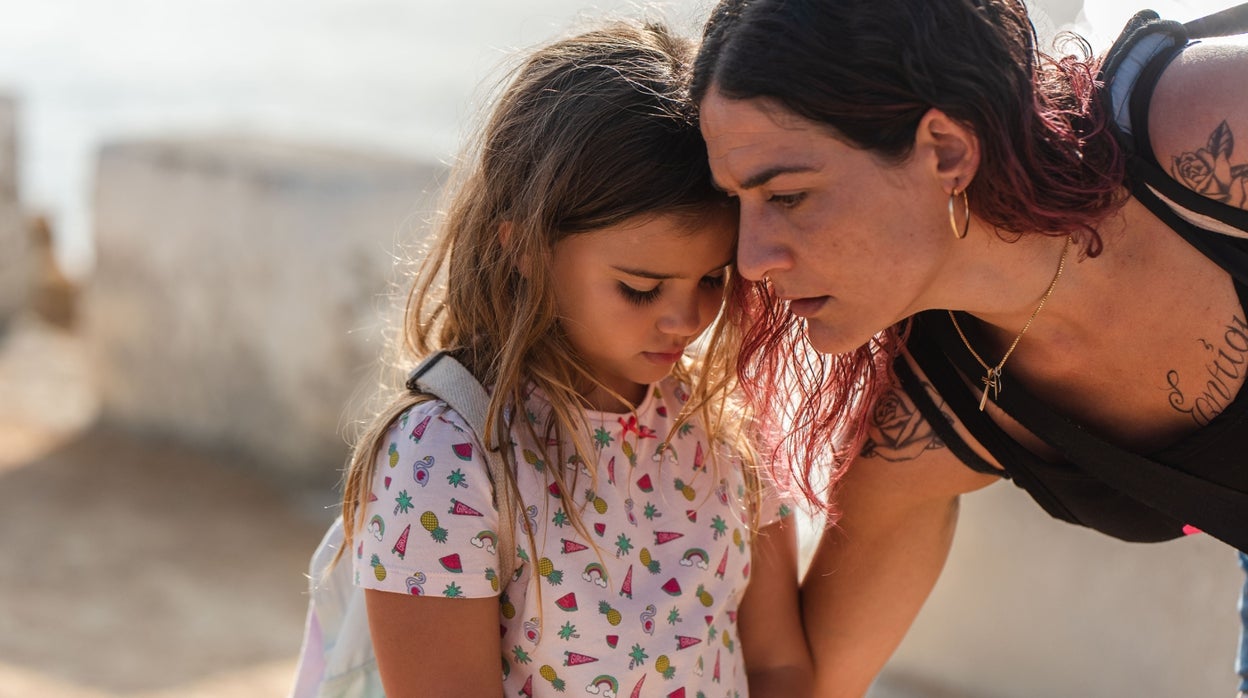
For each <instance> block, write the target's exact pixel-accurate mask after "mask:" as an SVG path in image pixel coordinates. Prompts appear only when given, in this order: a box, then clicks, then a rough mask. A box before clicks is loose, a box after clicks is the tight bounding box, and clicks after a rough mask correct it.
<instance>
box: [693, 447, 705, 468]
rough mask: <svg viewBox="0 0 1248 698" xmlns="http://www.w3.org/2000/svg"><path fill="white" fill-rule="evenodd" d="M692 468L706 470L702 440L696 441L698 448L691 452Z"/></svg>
mask: <svg viewBox="0 0 1248 698" xmlns="http://www.w3.org/2000/svg"><path fill="white" fill-rule="evenodd" d="M693 469H694V470H701V471H702V472H706V458H705V456H704V455H703V454H702V442H701V441H699V442H698V448H697V450H695V451H694V452H693Z"/></svg>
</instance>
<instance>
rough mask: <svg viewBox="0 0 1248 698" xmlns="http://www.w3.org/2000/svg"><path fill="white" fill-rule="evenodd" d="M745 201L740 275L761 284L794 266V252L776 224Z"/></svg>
mask: <svg viewBox="0 0 1248 698" xmlns="http://www.w3.org/2000/svg"><path fill="white" fill-rule="evenodd" d="M751 208H752V207H749V206H747V205H746V204H745V203H744V202H742V205H741V222H740V223H739V224H738V229H737V272H738V273H739V274H741V275H742V276H744V277H745V278H747V279H749V280H750V281H762V280H763V279H764V278H766V277H767V276H769V275H771V274H773V273H774V272H777V271H784V270H786V269H789V268H791V267H792V266H793V255H792V252H791V250H790V249H789V248H788V246H787V245H786V244H784V242H783V241H782V240H781V236H780V235H779V234H778V231H777V229H776V227H775V221H769V220H766V217H765V216H763V215H761V214H760V213H759V212H757V211H755V210H751Z"/></svg>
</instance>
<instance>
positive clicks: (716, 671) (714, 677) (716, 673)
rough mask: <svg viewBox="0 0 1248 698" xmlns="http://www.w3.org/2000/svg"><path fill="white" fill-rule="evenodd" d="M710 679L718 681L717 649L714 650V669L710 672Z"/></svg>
mask: <svg viewBox="0 0 1248 698" xmlns="http://www.w3.org/2000/svg"><path fill="white" fill-rule="evenodd" d="M711 680H712V681H714V682H715V683H719V650H715V669H714V671H712V672H711Z"/></svg>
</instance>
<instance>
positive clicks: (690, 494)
mask: <svg viewBox="0 0 1248 698" xmlns="http://www.w3.org/2000/svg"><path fill="white" fill-rule="evenodd" d="M676 489H677V490H678V491H679V492H680V493H681V494H683V495H684V496H685V499H687V500H689V501H690V502H692V501H693V498H694V497H696V496H698V495H697V493H696V492H694V491H693V488H692V487H690V486H689V485H687V484H685V481H684V480H681V479H680V478H676Z"/></svg>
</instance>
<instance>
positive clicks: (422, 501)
mask: <svg viewBox="0 0 1248 698" xmlns="http://www.w3.org/2000/svg"><path fill="white" fill-rule="evenodd" d="M687 399H688V395H687V394H686V393H685V391H684V390H683V389H682V387H681V386H680V384H679V383H678V382H677V381H675V380H674V379H671V378H668V379H666V380H664V381H662V382H660V383H657V384H655V385H653V386H651V387H650V389H649V390H648V394H647V397H646V399H645V400H644V401H643V403H642V404H641V405H640V406H639V407H638V409H637V412H636V414H631V413H630V414H611V413H605V412H588V413H587V423H588V425H589V428H590V429H591V441H590V442H591V443H592V446H593V449H594V452H593V454H592V455H593V458H594V460H595V461H596V462H595V466H596V469H597V475H598V486H597V487H596V488H595V487H593V485H592V483H591V478H590V477H589V475H588V474H587V469H582V470H581V473H580V474H579V476H578V477H577V479H576V489H577V491H576V492H575V493H574V496H573V499H574V501H575V502H576V503H577V505H578V507H579V513H580V516H581V521H582V523H583V526H584V530H585V531H586V533H587V534H588V537H586V536H583V535H581V534H580V533H578V532H577V530H576V528H575V527H574V526H573V524H572V519H571V517H570V516H569V512H567V511H565V510H564V508H563V506H562V504H561V502H560V500H559V498H558V497H557V493H558V489H557V487H555V486H554V481H553V480H552V479H550V477H549V475H548V472H547V469H548V468H550V467H554V466H552V464H548V463H545V462H543V461H542V459H541V458H540V457H539V456H538V454H541V453H542V452H543V451H542V450H541V449H538V448H535V447H534V444H533V443H531V440H530V437H529V435H528V433H527V430H526V429H516V430H513V432H512V439H513V441H514V442H515V443H514V448H515V455H516V462H517V463H519V464H520V468H519V472H518V474H517V489H518V491H519V493H520V495H521V497H522V499H523V504H524V506H523V507H521V509H522V511H521V514H520V518H521V519H522V520H520V521H517V522H516V526H517V528H516V547H517V549H516V550H515V551H512V553H513V554H515V555H516V556H517V559H516V561H515V565H516V574H515V575H514V576H513V577H512V579H511V580H510V581H509V582H508V583H506V584H501V583H500V580H499V579H498V576H497V574H496V572H495V571H496V570H497V569H498V560H499V557H498V556H499V552H498V551H497V550H496V547H495V532H496V531H497V530H498V524H499V522H498V513H497V511H496V510H495V509H494V506H493V503H492V488H491V485H490V480H489V476H488V474H487V473H488V469H487V466H486V464H485V462H484V460H483V459H482V458H481V457H480V455H479V452H480V449H481V448H482V447H481V445H480V442H479V441H478V439H477V438H476V436H475V435H474V434H472V432H471V430H470V429H469V428H468V426H467V424H466V423H465V422H464V421H463V419H462V418H461V417H460V416H459V415H458V414H457V413H455V412H454V411H453V410H451V409H450V408H449V407H447V405H446V404H445V403H443V402H441V401H437V400H434V401H430V402H426V403H423V404H420V405H417V406H416V407H414V408H412V410H410V411H409V412H408V413H407V414H405V415H403V416H402V417H400V418H399V419H398V420H396V422H395V424H394V425H393V426H392V427H391V430H390V433H389V439H388V441H387V443H388V446H387V447H385V448H384V450H383V452H381V453H379V454H378V458H377V463H376V471H375V475H374V478H373V487H372V500H371V501H370V502H369V504H368V511H367V513H366V515H365V519H366V526H365V528H364V529H363V530H362V531H361V532H360V533H359V535H358V537H357V540H358V542H357V544H356V550H355V555H354V556H353V557H354V561H355V573H356V583H357V584H359V585H362V586H365V587H368V588H372V589H380V590H384V591H392V592H396V593H402V594H418V595H430V596H433V595H437V596H444V597H447V598H452V599H453V598H473V597H489V596H499V623H500V625H501V626H502V627H501V629H500V631H501V632H502V635H503V638H502V649H503V656H502V664H501V671H502V674H501V676H502V681H503V688H504V695H506V696H509V697H513V696H514V697H530V698H531V697H533V696H538V695H552V694H554V693H556V692H562V693H567V694H572V695H591V696H600V697H602V698H611V697H613V696H617V695H618V696H673V697H675V696H688V697H689V698H695V697H696V696H706V697H707V698H710V697H712V696H745V695H747V693H748V691H747V688H746V681H745V671H744V666H743V663H742V657H741V647H740V642H739V638H738V636H737V623H736V619H737V606H738V604H739V603H740V601H741V597H742V594H743V592H744V590H745V587H746V582H747V580H748V579H749V576H750V536H749V518H748V516H747V515H746V513H745V504H744V494H745V484H744V479H743V476H742V473H741V468H740V464H739V461H737V460H736V459H735V458H731V457H729V456H727V455H725V454H726V453H727V451H726V449H725V447H724V446H722V445H721V444H717V443H709V442H708V440H707V436H706V432H705V430H704V429H703V427H702V425H701V424H700V423H697V422H690V423H686V424H685V425H684V426H682V428H681V429H680V430H679V431H678V432H677V433H676V434H675V435H674V436H673V437H672V439H671V443H664V442H663V439H664V438H665V437H666V436H667V433H668V430H669V427H670V424H671V423H672V421H671V420H672V419H673V418H674V417H675V415H677V414H678V413H679V412H680V409H681V407H682V405H683V403H684V402H685V401H686V400H687ZM526 409H527V416H528V417H529V418H530V419H536V420H543V418H544V416H545V413H546V411H547V409H548V406H547V404H546V403H545V402H544V401H543V400H542V399H541V397H540V396H536V395H534V396H533V397H531V398H530V400H529V402H528V404H526ZM538 423H539V424H541V423H544V421H539V422H538ZM564 450H565V453H566V454H571V453H574V452H575V451H574V449H573V448H572V447H571V445H570V444H569V445H567V446H566V447H565V449H564ZM548 452H549V453H551V454H553V453H555V449H554V448H551V449H549V450H548ZM712 452H715V453H717V454H721V455H720V456H719V457H712ZM569 460H570V461H571V464H567V463H565V464H563V466H562V467H565V468H569V469H571V468H577V467H580V466H579V465H578V464H577V463H576V461H575V458H571V459H569ZM566 475H567V477H565V482H571V481H572V478H571V476H572V473H571V471H570V470H569V472H567V473H566ZM789 513H790V510H789V507H788V505H787V503H786V502H784V501H783V500H782V499H780V498H779V497H776V496H775V495H774V494H771V493H770V491H768V492H767V494H766V496H764V497H763V502H762V510H761V512H760V516H759V524H760V525H766V524H768V523H772V522H775V521H777V520H779V519H780V518H781V517H783V516H787V515H788V514H789ZM525 527H528V528H531V530H532V531H533V533H534V538H535V543H536V546H537V550H536V558H535V557H534V555H535V553H534V551H532V550H530V544H529V537H528V535H527V534H526V533H525V531H526V530H527V529H526V528H525ZM539 586H540V592H541V593H540V602H539V594H538V590H539ZM412 632H417V633H421V634H422V635H423V636H425V637H426V638H427V639H428V641H430V642H436V641H437V638H436V635H435V636H430V635H429V633H430V629H428V628H413V629H412Z"/></svg>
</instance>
